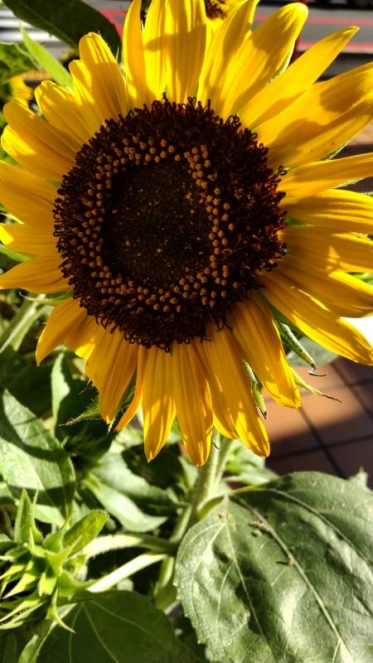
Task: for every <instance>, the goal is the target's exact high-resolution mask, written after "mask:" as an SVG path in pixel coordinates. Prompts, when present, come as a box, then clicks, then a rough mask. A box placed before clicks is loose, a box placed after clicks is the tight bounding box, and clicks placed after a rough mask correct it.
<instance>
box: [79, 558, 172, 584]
mask: <svg viewBox="0 0 373 663" xmlns="http://www.w3.org/2000/svg"><path fill="white" fill-rule="evenodd" d="M165 557H166V555H165V554H156V553H144V554H143V555H139V556H138V557H135V558H134V559H131V561H130V562H127V563H126V564H123V566H120V567H119V568H118V569H115V571H113V572H112V573H109V574H108V575H107V576H105V577H104V578H100V580H97V582H95V583H94V584H93V585H91V586H90V587H89V591H90V592H105V591H106V590H108V589H111V588H112V587H115V585H117V584H118V583H119V582H121V581H122V580H125V579H126V578H130V577H131V576H132V575H133V574H134V573H137V571H141V569H146V567H147V566H151V565H152V564H157V562H161V561H162V560H164V559H165Z"/></svg>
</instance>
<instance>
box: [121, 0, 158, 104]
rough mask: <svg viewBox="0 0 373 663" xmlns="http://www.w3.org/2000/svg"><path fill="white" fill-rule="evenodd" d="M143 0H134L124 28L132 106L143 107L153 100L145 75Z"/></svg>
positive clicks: (129, 93)
mask: <svg viewBox="0 0 373 663" xmlns="http://www.w3.org/2000/svg"><path fill="white" fill-rule="evenodd" d="M141 4H142V0H132V2H131V4H130V7H129V9H128V11H127V14H126V20H125V21H124V29H123V61H124V70H125V74H126V84H127V97H128V104H129V107H130V108H141V107H142V106H143V104H149V103H151V102H152V101H153V99H152V98H151V96H150V92H149V90H148V87H147V82H146V75H145V57H144V44H143V39H142V28H141V20H140V10H141Z"/></svg>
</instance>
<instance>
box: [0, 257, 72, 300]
mask: <svg viewBox="0 0 373 663" xmlns="http://www.w3.org/2000/svg"><path fill="white" fill-rule="evenodd" d="M60 264H61V256H60V255H58V253H57V252H54V253H52V252H50V253H49V254H48V255H43V256H39V257H36V258H32V259H31V260H27V262H22V263H20V264H19V265H16V266H15V267H13V268H12V269H10V270H9V272H6V274H2V275H1V276H0V289H1V290H4V289H8V288H22V289H25V290H30V292H36V293H38V294H41V295H42V294H45V293H54V292H68V291H69V290H70V286H69V285H68V283H67V280H66V279H65V278H64V277H63V276H62V272H61V270H60V268H59V265H60Z"/></svg>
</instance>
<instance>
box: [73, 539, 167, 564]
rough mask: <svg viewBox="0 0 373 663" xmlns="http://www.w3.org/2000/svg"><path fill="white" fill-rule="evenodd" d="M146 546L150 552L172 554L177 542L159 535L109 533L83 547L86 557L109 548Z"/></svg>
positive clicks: (99, 553) (119, 548) (104, 551)
mask: <svg viewBox="0 0 373 663" xmlns="http://www.w3.org/2000/svg"><path fill="white" fill-rule="evenodd" d="M132 547H137V548H146V549H147V550H151V551H152V552H158V553H165V554H166V553H167V554H168V555H172V554H174V553H175V552H176V549H177V544H176V543H173V542H171V541H167V540H166V539H162V538H161V537H159V536H151V535H149V534H109V535H108V536H99V537H98V538H97V539H95V540H94V541H91V542H90V543H89V544H88V545H87V546H86V547H85V549H84V554H85V555H86V556H87V559H90V558H91V557H96V555H102V554H103V553H106V552H108V551H109V550H121V549H122V548H132Z"/></svg>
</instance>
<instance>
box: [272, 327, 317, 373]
mask: <svg viewBox="0 0 373 663" xmlns="http://www.w3.org/2000/svg"><path fill="white" fill-rule="evenodd" d="M278 329H279V332H280V336H281V339H282V342H283V343H284V344H285V346H286V348H287V349H289V350H292V351H293V352H294V353H295V354H296V355H297V356H298V357H299V358H300V359H302V360H303V361H304V362H305V363H306V364H308V365H309V366H311V367H312V368H314V369H315V368H316V363H315V361H314V359H313V357H311V355H310V353H309V352H307V350H306V348H305V347H304V346H303V345H302V343H301V342H300V340H299V339H298V338H297V337H296V336H295V334H294V332H292V330H291V329H290V327H289V326H288V325H286V324H285V323H283V322H279V323H278Z"/></svg>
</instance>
